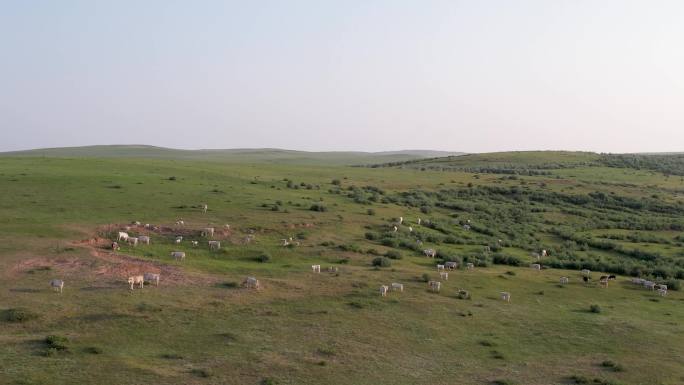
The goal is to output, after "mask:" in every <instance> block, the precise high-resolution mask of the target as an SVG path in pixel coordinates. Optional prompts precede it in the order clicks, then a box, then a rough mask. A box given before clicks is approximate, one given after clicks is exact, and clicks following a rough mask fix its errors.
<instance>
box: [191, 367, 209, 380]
mask: <svg viewBox="0 0 684 385" xmlns="http://www.w3.org/2000/svg"><path fill="white" fill-rule="evenodd" d="M190 373H192V374H194V375H195V376H197V377H202V378H209V377H211V372H210V371H208V370H207V369H197V368H195V369H192V370H191V371H190Z"/></svg>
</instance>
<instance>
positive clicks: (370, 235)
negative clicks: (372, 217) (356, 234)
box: [364, 231, 378, 241]
mask: <svg viewBox="0 0 684 385" xmlns="http://www.w3.org/2000/svg"><path fill="white" fill-rule="evenodd" d="M364 236H365V237H366V239H368V240H369V241H374V240H376V239H377V238H378V236H377V235H376V234H375V233H371V232H370V231H369V232H367V233H366V234H364Z"/></svg>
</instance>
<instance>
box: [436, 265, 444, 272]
mask: <svg viewBox="0 0 684 385" xmlns="http://www.w3.org/2000/svg"><path fill="white" fill-rule="evenodd" d="M444 268H445V266H444V265H437V271H440V270H444Z"/></svg>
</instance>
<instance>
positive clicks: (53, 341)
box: [45, 334, 69, 351]
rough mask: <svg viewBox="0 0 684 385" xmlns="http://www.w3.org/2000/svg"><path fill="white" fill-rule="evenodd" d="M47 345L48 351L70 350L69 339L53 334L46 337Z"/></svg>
mask: <svg viewBox="0 0 684 385" xmlns="http://www.w3.org/2000/svg"><path fill="white" fill-rule="evenodd" d="M45 344H46V345H47V348H48V349H55V350H58V351H64V350H68V349H69V339H68V338H66V337H64V336H60V335H56V334H51V335H49V336H47V337H45Z"/></svg>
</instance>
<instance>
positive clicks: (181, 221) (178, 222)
mask: <svg viewBox="0 0 684 385" xmlns="http://www.w3.org/2000/svg"><path fill="white" fill-rule="evenodd" d="M176 226H185V221H184V220H182V219H179V220H177V221H176Z"/></svg>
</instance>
